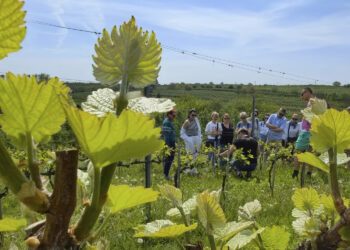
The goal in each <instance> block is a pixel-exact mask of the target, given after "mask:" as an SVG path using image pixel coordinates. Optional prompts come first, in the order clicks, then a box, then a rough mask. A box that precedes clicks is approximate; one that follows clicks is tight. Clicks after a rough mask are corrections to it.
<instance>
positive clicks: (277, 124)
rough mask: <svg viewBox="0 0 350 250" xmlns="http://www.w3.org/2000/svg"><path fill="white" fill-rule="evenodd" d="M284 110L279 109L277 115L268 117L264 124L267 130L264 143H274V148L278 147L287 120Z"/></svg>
mask: <svg viewBox="0 0 350 250" xmlns="http://www.w3.org/2000/svg"><path fill="white" fill-rule="evenodd" d="M286 112H287V111H286V109H285V108H280V109H279V111H278V113H277V114H272V115H270V117H269V119H268V120H267V122H266V127H268V128H269V131H268V132H267V140H266V143H267V144H270V143H276V146H277V147H279V146H280V144H281V141H282V136H283V133H284V128H285V127H286V123H287V119H286V117H285V115H286Z"/></svg>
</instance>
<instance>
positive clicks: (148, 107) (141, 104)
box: [128, 97, 175, 114]
mask: <svg viewBox="0 0 350 250" xmlns="http://www.w3.org/2000/svg"><path fill="white" fill-rule="evenodd" d="M174 107H175V103H174V102H173V101H171V100H170V99H166V98H146V97H139V98H134V99H130V100H129V103H128V109H131V110H133V111H135V112H137V113H142V114H151V113H165V112H168V111H170V110H172V109H173V108H174Z"/></svg>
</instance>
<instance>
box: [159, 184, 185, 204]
mask: <svg viewBox="0 0 350 250" xmlns="http://www.w3.org/2000/svg"><path fill="white" fill-rule="evenodd" d="M158 187H159V191H160V193H161V194H162V196H164V197H165V198H166V199H168V200H169V201H171V202H173V203H174V204H175V206H181V205H182V192H181V190H180V189H178V188H176V187H174V186H172V185H169V184H164V185H162V186H160V185H158Z"/></svg>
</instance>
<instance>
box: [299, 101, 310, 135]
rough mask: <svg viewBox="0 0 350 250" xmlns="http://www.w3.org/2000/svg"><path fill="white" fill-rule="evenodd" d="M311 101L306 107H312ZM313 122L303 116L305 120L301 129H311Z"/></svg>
mask: <svg viewBox="0 0 350 250" xmlns="http://www.w3.org/2000/svg"><path fill="white" fill-rule="evenodd" d="M310 106H311V102H310V101H309V102H308V103H307V105H306V107H310ZM310 128H311V124H310V123H309V122H308V121H307V120H306V119H305V118H304V117H303V121H302V122H301V130H304V131H310Z"/></svg>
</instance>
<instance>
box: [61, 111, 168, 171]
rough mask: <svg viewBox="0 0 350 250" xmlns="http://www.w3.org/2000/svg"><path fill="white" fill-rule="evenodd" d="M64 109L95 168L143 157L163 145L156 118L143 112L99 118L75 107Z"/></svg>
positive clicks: (130, 112)
mask: <svg viewBox="0 0 350 250" xmlns="http://www.w3.org/2000/svg"><path fill="white" fill-rule="evenodd" d="M65 111H66V114H67V119H68V121H69V124H70V126H71V127H72V129H73V131H74V133H75V135H76V137H77V140H78V142H79V144H80V146H81V147H82V149H83V150H84V152H85V153H86V154H87V156H88V157H89V159H90V160H91V161H92V162H93V164H94V166H95V167H98V168H102V167H105V166H107V165H109V164H112V163H115V162H118V161H121V160H127V159H131V158H138V157H143V156H146V155H147V154H149V153H151V152H153V151H155V150H157V149H159V148H161V147H162V145H163V142H162V141H160V140H159V139H158V138H159V134H160V133H159V132H160V129H159V128H156V129H154V121H152V120H149V119H148V117H146V116H144V115H142V114H136V113H134V112H133V111H124V112H123V113H122V114H121V115H120V117H119V118H117V117H116V116H115V115H112V114H107V115H106V116H104V117H103V118H98V117H97V116H95V115H91V114H89V113H87V112H84V111H81V110H78V109H76V108H75V107H73V106H72V107H67V108H65ZM121 131H125V132H121Z"/></svg>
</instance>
